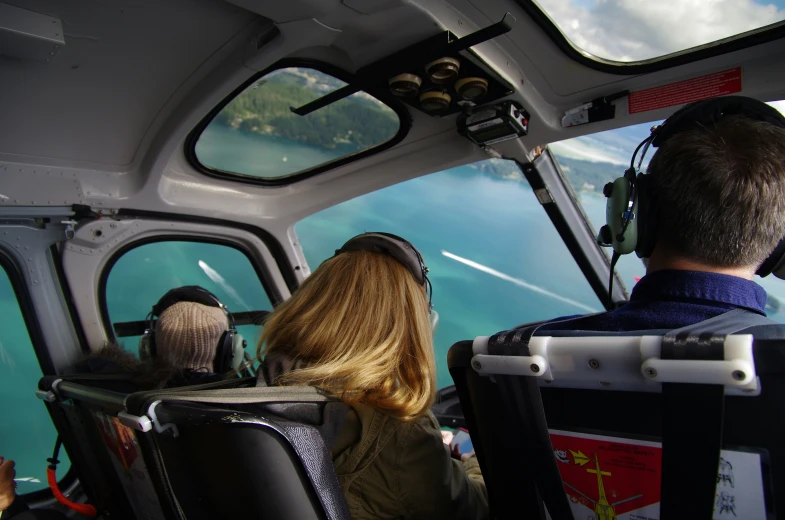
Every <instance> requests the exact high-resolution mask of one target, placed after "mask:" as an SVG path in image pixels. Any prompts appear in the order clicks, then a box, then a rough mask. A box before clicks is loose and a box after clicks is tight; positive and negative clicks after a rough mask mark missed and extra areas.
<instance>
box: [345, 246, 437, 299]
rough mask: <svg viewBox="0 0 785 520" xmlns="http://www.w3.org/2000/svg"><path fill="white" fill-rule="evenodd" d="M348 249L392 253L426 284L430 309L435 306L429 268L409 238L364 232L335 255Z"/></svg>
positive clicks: (416, 277) (421, 283) (417, 280)
mask: <svg viewBox="0 0 785 520" xmlns="http://www.w3.org/2000/svg"><path fill="white" fill-rule="evenodd" d="M348 251H370V252H372V253H383V254H386V255H390V256H391V257H393V258H394V259H395V260H397V261H398V263H399V264H401V265H403V266H404V267H405V268H406V270H407V271H409V272H410V273H411V274H412V276H413V277H414V279H415V281H416V282H417V283H418V284H420V285H424V286H426V291H429V297H428V308H429V310H430V308H431V307H433V305H432V303H431V301H432V299H433V286H432V285H431V281H430V280H429V279H428V268H427V267H426V266H425V262H424V261H423V258H422V255H421V254H420V252H419V251H418V250H417V248H416V247H414V246H413V245H412V244H411V243H410V242H409V241H408V240H406V239H404V238H401V237H399V236H398V235H393V234H392V233H382V232H378V233H363V234H361V235H357V236H356V237H353V238H350V239H349V240H348V241H347V242H346V243H345V244H344V245H343V246H341V248H340V249H336V250H335V256H338V255H339V254H341V253H346V252H348Z"/></svg>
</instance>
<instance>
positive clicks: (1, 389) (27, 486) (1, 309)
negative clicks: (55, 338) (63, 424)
mask: <svg viewBox="0 0 785 520" xmlns="http://www.w3.org/2000/svg"><path fill="white" fill-rule="evenodd" d="M0 316H2V317H3V319H2V322H3V326H2V327H0V417H2V420H0V455H2V456H3V457H5V458H6V459H11V460H13V461H15V462H16V481H17V483H18V486H19V487H18V488H17V493H18V494H20V495H23V494H26V493H32V492H34V491H38V490H40V489H44V488H46V487H47V484H46V466H47V462H46V459H47V457H51V456H52V449H53V448H54V445H55V439H56V438H57V431H56V430H55V427H54V425H53V424H52V420H51V419H50V417H49V414H48V413H47V411H46V407H45V406H44V405H43V403H41V401H39V400H38V399H37V398H36V396H35V391H36V389H37V388H38V380H39V379H41V376H42V373H41V367H40V366H39V364H38V359H37V358H36V355H35V351H34V350H33V344H32V342H31V341H30V335H29V334H28V332H27V326H26V325H25V321H24V318H23V317H22V311H21V309H20V308H19V303H18V301H17V299H16V294H15V293H14V289H13V286H12V285H11V280H10V279H9V278H8V274H7V273H6V271H5V270H4V269H0ZM59 460H60V464H59V465H58V466H57V469H58V475H60V476H61V477H62V476H63V475H65V474H66V472H67V471H68V468H69V467H70V466H71V463H70V462H69V460H68V456H67V455H66V453H65V450H60V455H59Z"/></svg>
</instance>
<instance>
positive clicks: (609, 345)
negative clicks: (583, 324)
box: [448, 326, 785, 520]
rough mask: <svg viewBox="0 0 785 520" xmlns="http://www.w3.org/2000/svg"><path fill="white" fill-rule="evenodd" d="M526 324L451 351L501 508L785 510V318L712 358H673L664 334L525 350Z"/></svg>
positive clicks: (595, 512) (568, 340)
mask: <svg viewBox="0 0 785 520" xmlns="http://www.w3.org/2000/svg"><path fill="white" fill-rule="evenodd" d="M516 332H520V331H514V332H512V333H510V334H502V335H499V336H497V337H492V338H490V339H489V338H478V340H475V341H474V342H468V341H464V342H459V343H457V344H455V345H453V347H452V348H451V349H450V352H449V355H448V366H449V368H450V373H451V375H452V376H453V379H454V381H455V384H456V390H457V392H458V394H459V397H460V400H461V403H462V408H463V412H464V415H465V419H466V422H467V424H468V426H469V430H470V432H471V435H472V441H473V442H474V446H475V450H476V451H477V454H478V458H479V460H480V465H481V467H482V470H483V475H484V477H485V480H486V484H487V485H488V492H489V500H490V506H491V512H492V515H493V517H495V518H507V517H510V516H513V515H515V516H518V517H527V518H545V508H544V505H545V504H547V507H548V513H549V514H550V517H551V518H555V519H572V518H576V519H577V518H587V517H590V516H593V517H595V518H598V519H599V518H616V517H617V516H621V515H631V516H629V517H630V518H634V517H635V516H634V515H638V516H637V517H639V518H652V519H666V520H667V519H671V518H706V519H708V518H713V517H715V518H724V517H732V516H733V515H734V514H735V515H736V517H738V518H749V519H753V518H760V519H768V518H774V517H775V512H776V513H779V514H782V512H783V511H785V447H784V446H783V445H782V442H781V439H782V438H785V437H784V436H785V419H783V418H784V417H785V400H783V397H785V379H784V378H783V376H785V349H784V348H783V346H785V329H784V328H783V327H781V326H773V327H772V326H769V327H756V328H752V329H749V330H747V331H743V332H750V333H751V334H752V337H750V336H748V335H746V334H742V335H734V336H727V337H724V338H723V342H721V343H720V344H719V345H720V349H721V350H720V351H721V352H722V351H724V355H723V356H720V357H718V358H717V357H715V358H713V359H711V358H710V359H708V360H690V359H688V358H685V359H674V360H670V359H666V358H667V357H668V356H667V355H666V350H667V349H666V348H663V347H662V343H663V334H664V332H666V331H646V332H645V333H644V334H647V335H646V336H642V335H639V333H635V332H632V333H623V334H613V333H593V332H585V331H583V332H582V331H572V332H569V331H565V332H558V333H557V332H553V333H548V334H552V335H551V336H548V337H544V336H543V337H537V336H535V337H531V338H529V339H527V340H526V345H525V348H524V347H523V346H522V345H523V344H522V343H520V344H518V345H513V343H515V341H516V338H517V340H518V341H519V340H520V339H521V337H522V336H525V335H522V334H520V333H519V334H517V336H516ZM630 334H632V336H630ZM600 335H602V336H600ZM557 336H561V338H559V337H557ZM706 337H708V336H706ZM752 338H754V341H753V339H752ZM489 341H490V343H491V344H492V347H493V343H494V342H496V347H501V348H496V349H494V348H490V349H489V348H488V344H489ZM505 342H506V343H508V345H507V347H504V345H503V344H504V343H505ZM483 343H484V346H483ZM715 343H716V342H715ZM745 345H746V346H745ZM715 346H716V345H715ZM694 347H695V349H693V350H706V349H705V348H704V347H706V345H698V344H696V345H694ZM687 350H690V349H689V347H687ZM708 350H711V349H710V348H709V349H708ZM494 352H495V353H494ZM747 354H749V355H747ZM535 369H536V370H535ZM742 372H743V373H742ZM737 378H741V379H738V380H737ZM696 381H699V382H700V383H698V382H696ZM717 390H719V398H718V396H717ZM684 396H688V397H687V398H684ZM718 403H719V404H718ZM543 432H545V433H544V434H543ZM715 442H716V445H715V444H714V443H715ZM685 482H686V484H685ZM674 488H677V489H675V490H674ZM706 489H708V493H707V491H706ZM557 495H558V496H557ZM707 495H708V498H707ZM685 497H686V498H685ZM697 497H700V498H697ZM691 510H692V511H700V512H699V513H695V514H694V515H693V514H687V515H686V516H685V514H684V512H685V511H691ZM712 515H714V516H712Z"/></svg>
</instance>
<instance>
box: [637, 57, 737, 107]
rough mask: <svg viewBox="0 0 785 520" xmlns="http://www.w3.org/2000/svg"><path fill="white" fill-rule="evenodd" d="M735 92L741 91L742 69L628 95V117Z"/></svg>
mask: <svg viewBox="0 0 785 520" xmlns="http://www.w3.org/2000/svg"><path fill="white" fill-rule="evenodd" d="M736 92H741V67H736V68H735V69H729V70H724V71H722V72H715V73H714V74H709V75H707V76H701V77H699V78H693V79H688V80H685V81H679V82H677V83H671V84H670V85H662V86H661V87H654V88H649V89H646V90H639V91H637V92H630V95H629V98H628V99H629V109H630V114H637V113H638V112H647V111H649V110H656V109H658V108H665V107H672V106H674V105H683V104H684V103H692V102H693V101H700V100H701V99H708V98H713V97H717V96H725V95H727V94H735V93H736Z"/></svg>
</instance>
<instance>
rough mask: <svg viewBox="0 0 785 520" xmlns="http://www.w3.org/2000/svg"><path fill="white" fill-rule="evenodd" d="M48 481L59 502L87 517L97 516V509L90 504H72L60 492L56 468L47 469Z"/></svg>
mask: <svg viewBox="0 0 785 520" xmlns="http://www.w3.org/2000/svg"><path fill="white" fill-rule="evenodd" d="M46 479H47V480H48V481H49V489H51V490H52V494H53V495H54V496H55V498H56V499H57V501H58V502H60V503H61V504H63V505H64V506H66V507H68V508H70V509H73V510H74V511H76V512H77V513H81V514H83V515H85V516H91V517H94V516H95V515H96V514H98V512H97V511H96V510H95V508H94V507H93V506H91V505H90V504H78V503H76V502H71V501H70V500H68V499H67V498H66V497H65V495H63V494H62V493H61V492H60V488H59V487H58V486H57V477H56V476H55V469H54V468H52V467H49V468H47V469H46Z"/></svg>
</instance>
